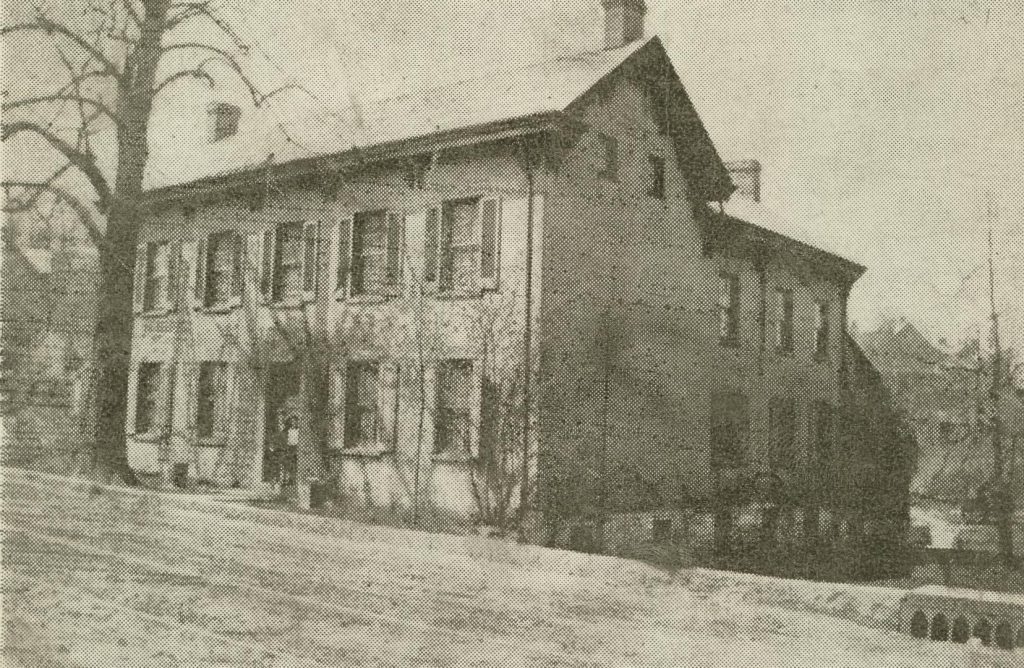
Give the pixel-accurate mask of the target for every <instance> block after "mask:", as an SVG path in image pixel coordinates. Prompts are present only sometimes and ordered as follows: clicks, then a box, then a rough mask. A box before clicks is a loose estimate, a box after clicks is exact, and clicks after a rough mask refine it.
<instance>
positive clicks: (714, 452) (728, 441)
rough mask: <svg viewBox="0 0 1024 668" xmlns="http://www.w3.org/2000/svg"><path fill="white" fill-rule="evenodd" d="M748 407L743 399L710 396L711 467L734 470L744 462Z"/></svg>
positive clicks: (734, 394) (730, 395)
mask: <svg viewBox="0 0 1024 668" xmlns="http://www.w3.org/2000/svg"><path fill="white" fill-rule="evenodd" d="M749 433H750V407H749V401H748V400H747V397H746V395H744V394H741V393H739V392H716V393H715V394H712V395H711V433H710V448H711V466H712V467H714V468H738V467H741V466H743V465H744V464H745V463H746V460H747V440H748V436H749Z"/></svg>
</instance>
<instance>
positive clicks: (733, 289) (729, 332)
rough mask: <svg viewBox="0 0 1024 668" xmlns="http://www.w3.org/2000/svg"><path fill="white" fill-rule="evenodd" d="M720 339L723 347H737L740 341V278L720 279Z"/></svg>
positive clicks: (722, 276)
mask: <svg viewBox="0 0 1024 668" xmlns="http://www.w3.org/2000/svg"><path fill="white" fill-rule="evenodd" d="M718 338H719V341H720V342H721V343H722V345H725V346H736V345H739V341H740V277H739V276H738V275H737V274H729V273H726V274H722V275H720V276H719V277H718Z"/></svg>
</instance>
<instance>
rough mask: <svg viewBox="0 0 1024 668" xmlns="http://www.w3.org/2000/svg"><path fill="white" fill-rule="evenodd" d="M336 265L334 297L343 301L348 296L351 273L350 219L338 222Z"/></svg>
mask: <svg viewBox="0 0 1024 668" xmlns="http://www.w3.org/2000/svg"><path fill="white" fill-rule="evenodd" d="M337 242H338V243H337V244H336V247H337V253H338V264H337V269H336V270H335V272H334V274H335V284H334V296H335V297H336V298H337V299H344V298H345V297H347V296H348V282H349V273H350V272H351V271H352V219H351V218H342V219H341V220H340V221H339V222H338V238H337Z"/></svg>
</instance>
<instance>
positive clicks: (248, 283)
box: [240, 232, 263, 294]
mask: <svg viewBox="0 0 1024 668" xmlns="http://www.w3.org/2000/svg"><path fill="white" fill-rule="evenodd" d="M262 260H263V233H262V232H254V233H252V234H250V235H249V236H248V237H246V239H245V246H244V249H243V251H242V257H241V258H240V270H241V274H242V276H241V283H242V293H243V294H244V293H245V292H246V291H247V290H250V289H253V288H257V289H258V288H260V267H261V266H262V265H261V263H262Z"/></svg>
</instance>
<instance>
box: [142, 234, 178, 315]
mask: <svg viewBox="0 0 1024 668" xmlns="http://www.w3.org/2000/svg"><path fill="white" fill-rule="evenodd" d="M143 253H144V256H143V271H144V277H143V281H142V299H141V300H140V301H141V304H140V305H141V310H143V311H160V310H166V309H169V308H171V305H172V297H173V293H172V291H173V289H174V286H173V283H172V279H173V276H172V274H173V257H172V252H171V244H170V243H168V242H166V241H160V242H151V243H147V244H144V250H143Z"/></svg>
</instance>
